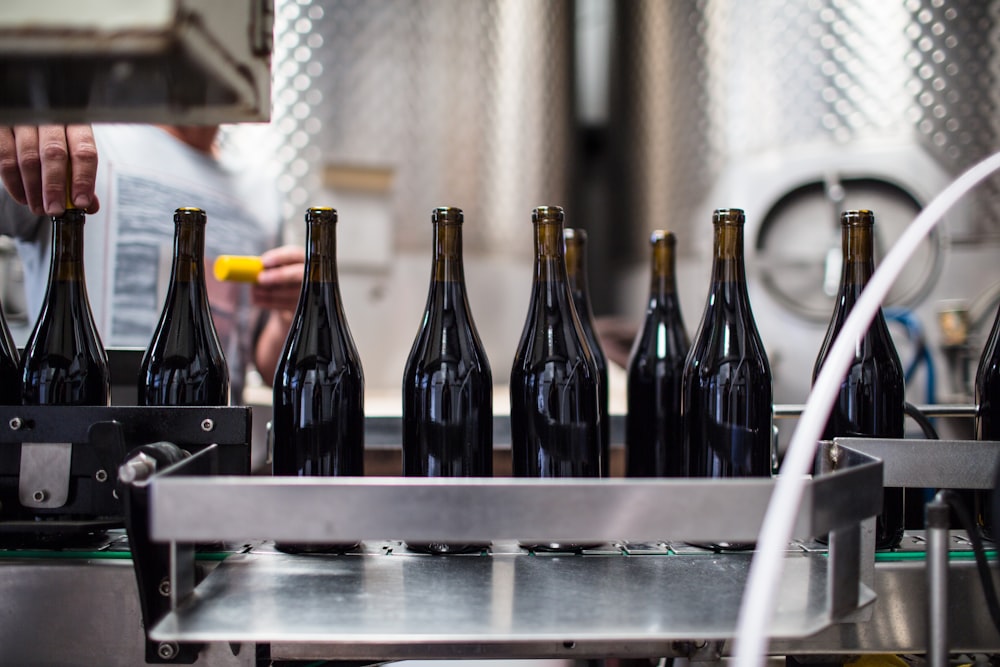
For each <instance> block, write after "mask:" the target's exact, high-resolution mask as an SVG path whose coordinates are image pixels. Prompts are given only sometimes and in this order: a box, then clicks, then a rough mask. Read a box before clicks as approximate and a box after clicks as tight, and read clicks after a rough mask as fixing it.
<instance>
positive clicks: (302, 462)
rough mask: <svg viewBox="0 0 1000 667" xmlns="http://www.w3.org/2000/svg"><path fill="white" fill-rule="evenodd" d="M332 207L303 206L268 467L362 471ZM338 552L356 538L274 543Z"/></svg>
mask: <svg viewBox="0 0 1000 667" xmlns="http://www.w3.org/2000/svg"><path fill="white" fill-rule="evenodd" d="M336 223H337V212H336V211H335V210H334V209H332V208H310V209H309V210H308V211H307V212H306V264H305V279H304V280H303V282H302V291H301V293H300V295H299V303H298V307H297V308H296V311H295V315H294V317H293V319H292V324H291V328H290V329H289V331H288V338H287V339H286V341H285V349H284V351H283V352H282V355H281V358H280V360H279V361H278V366H277V369H276V370H275V374H274V406H273V407H274V417H273V420H272V430H273V437H274V454H273V474H274V475H275V476H298V477H326V476H361V475H364V388H365V382H364V376H363V374H362V370H361V361H360V358H359V356H358V351H357V348H356V347H355V346H354V340H353V338H351V333H350V331H349V330H348V328H347V318H346V316H345V315H344V308H343V304H342V302H341V298H340V287H339V284H338V279H337V240H336V239H337V237H336V232H337V227H336ZM276 546H277V547H278V548H279V549H281V550H282V551H287V552H290V553H296V552H344V551H349V550H351V549H353V548H355V547H357V546H358V543H347V544H344V543H339V544H278V545H276Z"/></svg>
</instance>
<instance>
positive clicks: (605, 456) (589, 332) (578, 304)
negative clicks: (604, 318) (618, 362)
mask: <svg viewBox="0 0 1000 667" xmlns="http://www.w3.org/2000/svg"><path fill="white" fill-rule="evenodd" d="M563 238H564V239H565V243H566V276H567V278H568V279H569V287H570V291H571V292H572V294H573V307H574V308H575V309H576V315H577V317H578V318H579V320H580V327H581V329H582V330H583V337H584V339H585V340H586V341H587V346H588V347H589V348H590V353H591V355H592V356H593V357H594V364H595V365H596V366H597V377H598V379H599V380H600V389H599V397H600V405H599V407H600V412H601V428H600V434H601V476H602V477H607V476H608V475H609V474H610V472H611V417H610V415H609V413H608V407H609V405H608V404H609V400H610V397H609V395H608V357H607V355H606V354H604V348H602V347H601V339H600V338H599V337H598V335H597V326H596V325H595V324H594V309H593V307H592V304H591V301H590V287H589V281H588V279H587V232H586V231H584V230H582V229H572V228H569V229H564V230H563Z"/></svg>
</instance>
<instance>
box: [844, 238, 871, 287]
mask: <svg viewBox="0 0 1000 667" xmlns="http://www.w3.org/2000/svg"><path fill="white" fill-rule="evenodd" d="M841 242H842V247H843V253H844V262H843V265H842V267H841V272H840V292H841V294H847V293H849V292H850V293H852V294H855V295H856V294H858V293H860V292H861V290H863V289H864V287H865V285H867V284H868V279H869V278H871V276H872V274H873V273H874V272H875V244H874V234H873V228H872V225H870V224H856V225H844V226H843V227H842V231H841Z"/></svg>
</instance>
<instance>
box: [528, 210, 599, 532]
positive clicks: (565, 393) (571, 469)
mask: <svg viewBox="0 0 1000 667" xmlns="http://www.w3.org/2000/svg"><path fill="white" fill-rule="evenodd" d="M532 222H533V223H534V226H535V261H534V277H533V281H532V288H531V297H530V300H529V304H528V316H527V319H526V320H525V323H524V329H523V331H522V333H521V340H520V342H519V343H518V346H517V352H516V354H515V357H514V364H513V367H512V369H511V377H510V429H511V452H512V456H513V462H512V463H513V471H514V475H515V476H516V477H600V476H601V469H602V466H601V409H600V377H599V375H598V372H597V365H596V363H595V362H594V358H593V355H592V354H591V352H590V346H589V345H587V340H586V337H585V335H584V333H583V328H582V327H581V326H580V320H579V318H578V317H577V314H576V308H575V307H574V306H573V295H572V292H571V290H570V287H569V280H568V278H567V275H566V258H565V254H564V239H563V210H562V209H561V208H559V207H558V206H543V207H539V208H536V209H535V210H534V212H533V214H532ZM524 546H525V547H526V548H531V549H536V550H552V551H566V550H568V551H579V550H581V549H584V548H587V547H588V546H590V545H586V544H575V543H568V544H567V543H555V542H553V543H546V544H530V545H524Z"/></svg>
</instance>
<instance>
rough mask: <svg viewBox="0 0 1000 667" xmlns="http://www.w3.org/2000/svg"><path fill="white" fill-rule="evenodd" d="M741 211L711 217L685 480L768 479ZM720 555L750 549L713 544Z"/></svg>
mask: <svg viewBox="0 0 1000 667" xmlns="http://www.w3.org/2000/svg"><path fill="white" fill-rule="evenodd" d="M744 221H745V218H744V214H743V211H741V210H740V209H719V210H717V211H715V213H714V215H713V218H712V223H713V226H714V241H713V247H714V254H713V261H712V278H711V284H710V286H709V293H708V299H707V302H706V305H705V312H704V315H703V316H702V319H701V324H700V326H699V328H698V333H697V334H695V336H694V342H693V343H692V345H691V350H690V352H689V353H688V356H687V359H686V360H685V364H684V374H683V379H682V391H681V412H682V415H683V423H684V453H685V459H686V468H687V474H688V475H690V476H691V477H722V478H726V477H768V476H770V474H771V448H772V441H773V438H772V433H771V424H772V413H773V405H772V384H771V367H770V365H769V364H768V359H767V353H766V352H765V350H764V344H763V342H762V341H761V338H760V333H759V332H758V331H757V323H756V321H755V319H754V316H753V311H752V309H751V308H750V297H749V294H748V292H747V280H746V266H745V260H744V253H743V224H744ZM711 546H712V547H713V548H719V549H748V548H753V544H749V543H731V542H720V543H717V544H713V545H711Z"/></svg>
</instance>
